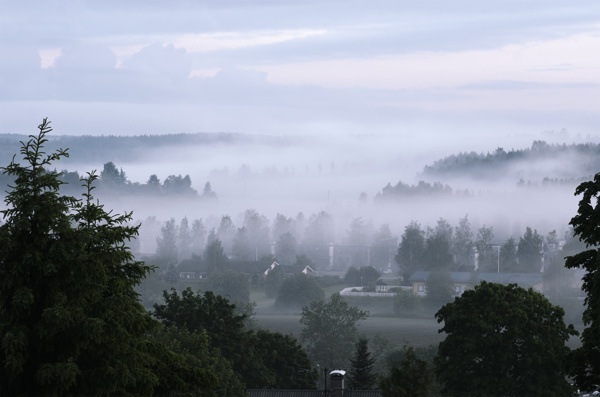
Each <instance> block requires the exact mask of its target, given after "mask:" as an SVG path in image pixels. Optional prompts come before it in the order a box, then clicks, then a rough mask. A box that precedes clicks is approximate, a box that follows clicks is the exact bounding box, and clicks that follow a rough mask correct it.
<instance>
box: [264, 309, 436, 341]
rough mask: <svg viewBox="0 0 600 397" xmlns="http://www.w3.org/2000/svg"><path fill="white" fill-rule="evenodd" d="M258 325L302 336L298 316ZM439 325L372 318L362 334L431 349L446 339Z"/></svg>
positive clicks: (281, 316) (432, 321)
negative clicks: (430, 347)
mask: <svg viewBox="0 0 600 397" xmlns="http://www.w3.org/2000/svg"><path fill="white" fill-rule="evenodd" d="M255 319H256V324H257V326H258V327H260V328H264V329H268V330H270V331H275V332H281V333H284V334H292V335H294V336H296V337H298V336H299V335H300V330H301V324H300V322H299V320H300V315H297V314H266V313H265V314H257V315H256V317H255ZM439 328H440V326H439V324H438V323H437V322H436V321H435V319H433V318H432V319H426V318H395V317H369V318H367V320H366V321H363V322H361V323H360V326H359V332H360V333H363V334H365V336H366V337H367V338H369V339H372V338H373V337H375V336H376V335H379V336H381V337H383V338H385V339H387V340H388V341H389V342H390V343H392V344H394V345H397V346H402V345H403V344H410V345H412V346H415V347H416V346H428V345H431V344H437V343H438V342H439V341H440V340H442V339H443V334H438V332H437V331H438V329H439Z"/></svg>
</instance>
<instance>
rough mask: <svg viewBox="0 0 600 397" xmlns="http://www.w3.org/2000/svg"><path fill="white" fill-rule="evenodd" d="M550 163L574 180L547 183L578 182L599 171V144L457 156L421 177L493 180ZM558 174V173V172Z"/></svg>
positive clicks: (537, 143)
mask: <svg viewBox="0 0 600 397" xmlns="http://www.w3.org/2000/svg"><path fill="white" fill-rule="evenodd" d="M540 161H552V162H553V163H554V167H559V166H560V165H557V164H561V163H562V164H563V168H564V169H565V170H571V171H576V172H578V173H579V175H577V176H573V175H571V176H568V177H566V178H547V182H554V183H559V182H561V179H562V181H563V182H581V181H583V180H585V179H586V178H589V176H590V175H594V174H595V173H596V172H598V171H599V170H600V144H596V143H583V144H570V145H567V144H564V143H563V144H562V145H559V144H548V143H546V142H545V141H534V142H533V144H532V145H531V147H530V148H527V149H520V150H514V149H511V150H509V151H508V152H507V151H505V150H504V149H503V148H497V149H496V150H495V151H494V152H491V153H490V152H488V153H485V154H484V153H475V152H470V153H459V154H453V155H451V156H448V157H445V158H443V159H441V160H437V161H435V162H434V163H433V164H432V165H427V166H425V168H424V169H423V176H427V177H451V176H470V177H475V178H486V179H490V178H491V179H497V178H501V177H503V176H505V175H506V172H507V171H509V170H510V169H511V167H514V166H522V165H523V164H527V163H529V164H532V163H537V162H540ZM559 172H560V171H559Z"/></svg>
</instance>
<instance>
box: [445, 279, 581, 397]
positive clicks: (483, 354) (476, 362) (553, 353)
mask: <svg viewBox="0 0 600 397" xmlns="http://www.w3.org/2000/svg"><path fill="white" fill-rule="evenodd" d="M563 315H564V311H563V309H562V308H560V307H558V306H553V305H552V304H551V303H550V302H549V301H548V300H547V299H546V298H545V297H544V296H543V295H542V294H540V293H538V292H536V291H534V290H532V289H529V290H525V289H523V288H521V287H518V286H517V285H516V284H509V285H501V284H493V283H487V282H482V283H481V284H479V285H477V286H475V288H474V289H473V290H467V291H465V293H464V294H463V295H462V296H460V297H459V298H456V299H455V300H454V302H452V303H448V304H446V305H444V306H443V307H442V308H441V309H440V310H439V311H438V312H437V313H436V317H437V320H438V322H444V326H443V327H442V329H441V330H440V332H445V333H446V334H447V336H446V339H445V340H443V341H442V342H440V344H439V349H438V355H437V357H436V359H435V365H436V374H437V377H438V380H439V381H440V383H441V384H442V391H443V392H444V393H445V394H447V395H453V396H455V395H460V396H481V395H485V396H532V395H535V396H541V395H548V396H564V395H567V394H568V393H569V391H570V390H569V389H570V386H569V384H568V382H567V381H566V377H565V375H566V366H565V359H566V358H567V356H568V354H569V349H568V348H567V347H566V346H565V342H566V341H567V340H568V339H569V337H570V336H571V335H575V334H577V332H576V331H575V330H574V328H573V326H572V325H569V326H566V325H565V323H564V321H563Z"/></svg>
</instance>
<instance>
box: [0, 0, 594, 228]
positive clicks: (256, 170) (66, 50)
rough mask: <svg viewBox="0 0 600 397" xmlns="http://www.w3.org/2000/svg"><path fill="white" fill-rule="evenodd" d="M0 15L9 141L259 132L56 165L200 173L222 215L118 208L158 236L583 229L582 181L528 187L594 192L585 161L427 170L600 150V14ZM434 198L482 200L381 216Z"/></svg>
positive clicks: (190, 208)
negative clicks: (520, 154) (245, 220)
mask: <svg viewBox="0 0 600 397" xmlns="http://www.w3.org/2000/svg"><path fill="white" fill-rule="evenodd" d="M0 11H1V12H0V55H1V56H0V102H1V104H0V125H1V127H0V133H15V134H29V133H31V132H33V129H34V127H35V126H36V125H37V124H38V123H39V121H40V120H41V119H42V118H43V117H46V116H48V117H49V118H50V119H51V120H52V122H53V126H54V127H55V129H56V132H55V133H56V134H61V135H72V136H78V135H115V136H139V135H157V134H178V133H184V134H194V133H199V132H208V133H219V132H227V133H235V134H241V135H236V136H238V138H240V137H242V138H243V139H240V140H236V141H235V142H234V143H232V142H229V143H228V142H221V143H215V144H211V145H177V144H175V143H173V144H159V145H155V146H151V147H144V148H138V147H135V146H133V147H131V148H127V149H131V150H132V151H127V150H125V151H123V150H122V151H119V153H117V152H116V151H114V152H113V153H112V154H114V155H113V156H105V157H102V158H93V156H88V157H87V158H85V161H84V160H79V161H78V160H73V161H72V162H65V165H64V166H62V165H58V167H59V168H66V169H69V170H71V171H74V170H77V171H78V172H80V173H84V172H85V171H87V170H91V169H97V170H101V169H102V166H103V164H104V163H106V162H109V161H113V162H114V163H115V164H116V165H117V167H119V168H122V169H123V170H124V172H125V173H126V175H127V177H128V179H129V180H131V181H132V182H139V183H145V182H146V181H147V179H148V177H149V176H150V175H151V174H156V175H157V176H158V177H159V178H160V180H161V181H163V180H164V179H165V178H167V177H168V176H169V175H179V174H183V175H186V174H189V175H190V177H191V179H192V181H193V187H194V188H195V189H196V190H198V191H201V190H202V188H203V186H204V183H205V182H206V181H210V182H211V184H212V187H213V189H214V191H215V192H216V193H217V195H218V197H219V200H218V203H217V204H214V205H212V206H209V207H207V206H206V205H205V206H202V205H199V204H198V203H196V202H193V201H192V202H190V203H178V204H172V205H165V204H164V203H163V202H162V200H161V201H153V200H143V201H142V200H140V198H135V199H126V198H120V199H117V198H111V199H110V200H109V202H108V203H109V205H111V206H114V207H115V208H116V209H117V210H119V211H124V210H130V209H131V210H134V211H135V214H136V217H138V218H139V219H141V220H143V219H145V218H146V217H147V216H150V215H156V216H158V217H159V218H161V219H168V218H170V217H176V218H181V217H183V216H186V215H187V216H189V217H190V218H200V217H202V218H204V219H207V218H209V217H215V218H216V219H218V218H220V217H221V216H222V215H231V216H232V217H236V216H239V214H241V213H243V212H244V211H245V210H246V209H249V208H252V209H256V210H257V211H259V212H260V213H264V214H266V215H267V216H268V217H270V218H271V219H272V218H273V217H274V216H275V215H276V214H277V213H283V214H285V215H287V216H295V215H296V214H297V213H298V212H303V213H304V214H305V215H306V216H309V215H310V214H312V213H316V212H319V211H327V212H329V213H332V214H334V215H335V216H336V218H337V219H339V221H338V224H337V228H338V229H339V231H338V234H340V235H342V234H343V233H345V231H346V229H347V225H348V224H349V222H350V220H351V219H353V218H355V217H358V216H361V217H364V218H365V219H369V220H373V222H374V223H375V224H380V223H390V224H391V226H392V228H393V231H394V232H395V233H396V234H400V233H401V231H402V230H403V228H404V226H405V225H406V224H407V223H408V222H410V221H411V220H418V221H420V222H423V223H424V224H428V225H431V224H433V223H434V222H435V221H436V220H437V219H438V218H440V217H444V218H447V219H449V220H450V221H451V222H456V220H457V219H458V218H459V217H463V216H464V215H466V214H469V215H470V218H471V220H472V222H473V224H474V226H478V225H483V224H487V225H492V224H493V225H495V226H496V228H497V229H496V230H497V231H498V232H500V231H503V232H504V234H507V235H508V234H512V233H515V234H518V233H522V231H523V230H522V229H523V228H524V227H525V226H526V225H529V226H532V227H539V228H540V229H541V230H542V231H548V230H552V229H555V228H561V227H566V224H567V222H568V220H569V219H570V217H571V216H572V215H573V213H574V210H575V205H576V198H575V197H573V188H574V186H575V182H574V181H571V182H570V183H568V184H566V185H564V184H563V185H560V186H553V187H548V186H547V187H545V188H544V190H535V189H520V188H518V187H517V182H518V181H519V179H523V180H524V181H532V182H533V183H540V182H541V181H542V179H543V178H573V179H574V180H576V179H577V178H582V177H586V176H589V174H590V173H589V172H586V173H583V174H582V173H581V172H579V169H578V166H577V161H578V160H577V158H573V157H571V158H569V157H564V156H563V157H560V158H558V159H546V160H544V161H537V162H535V164H534V163H521V164H513V166H512V168H511V169H509V170H506V172H505V174H504V177H503V178H489V177H488V178H481V177H480V178H473V177H472V176H471V175H443V176H440V175H427V174H423V170H424V167H425V166H427V165H432V164H433V163H434V161H436V160H439V159H443V158H444V157H446V156H451V155H454V154H458V153H461V152H465V153H467V152H471V151H475V152H476V153H488V152H489V153H493V152H494V151H495V150H496V149H497V148H503V149H504V150H506V151H509V150H511V149H515V150H518V149H525V148H529V147H531V145H532V143H533V142H534V141H536V140H543V141H546V142H548V143H550V144H555V143H556V144H562V143H566V144H573V143H588V142H592V143H597V142H600V132H599V131H600V57H598V52H599V49H600V30H599V27H600V7H598V4H597V2H596V1H595V0H584V1H576V2H568V3H565V2H563V1H547V2H544V3H543V4H542V3H540V2H538V1H519V2H516V1H487V2H484V3H481V2H475V1H452V2H446V1H432V0H428V1H420V2H388V1H374V2H369V3H368V4H367V3H366V2H361V1H344V2H341V1H333V2H316V1H307V2H274V1H269V0H260V1H253V2H250V3H247V2H239V1H229V0H226V1H220V2H217V3H208V2H188V1H176V2H168V3H165V2H159V1H132V2H127V4H126V5H125V4H122V3H121V2H115V1H105V2H100V3H99V2H92V1H80V2H77V3H76V4H67V3H64V4H63V3H60V2H47V1H27V2H11V1H7V0H0ZM249 136H250V137H258V138H260V139H259V140H258V141H253V140H252V139H249V138H248V137H249ZM258 138H257V139H258ZM124 146H127V145H124ZM17 150H18V149H17ZM72 154H73V155H74V156H76V155H77V154H76V153H72ZM4 163H6V162H4ZM3 165H4V164H3ZM421 180H423V181H427V182H428V183H433V182H440V183H443V184H448V185H450V186H451V187H452V188H453V189H454V190H455V191H457V190H460V191H462V190H467V191H469V192H470V193H471V196H470V197H468V198H464V197H463V198H461V199H458V198H456V197H454V198H452V199H447V198H442V199H439V198H437V199H431V200H429V199H422V198H420V199H416V200H405V201H403V202H402V203H400V204H399V203H394V204H393V205H387V204H383V203H379V204H377V205H375V204H374V202H373V199H374V198H375V197H376V196H377V194H378V193H380V192H381V191H382V189H383V188H384V187H385V186H386V185H387V184H391V186H394V185H396V184H397V183H398V182H399V181H402V182H403V183H407V184H409V185H413V184H417V183H418V182H419V181H421ZM363 193H364V195H363V200H362V202H359V197H360V196H361V194H363ZM365 197H366V200H364V198H365Z"/></svg>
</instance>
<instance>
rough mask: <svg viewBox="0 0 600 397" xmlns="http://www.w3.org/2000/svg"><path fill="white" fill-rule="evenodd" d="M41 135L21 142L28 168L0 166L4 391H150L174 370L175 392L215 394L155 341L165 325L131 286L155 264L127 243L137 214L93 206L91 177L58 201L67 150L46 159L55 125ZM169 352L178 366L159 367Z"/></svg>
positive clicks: (204, 372) (0, 383) (203, 373)
mask: <svg viewBox="0 0 600 397" xmlns="http://www.w3.org/2000/svg"><path fill="white" fill-rule="evenodd" d="M38 129H39V133H38V134H37V135H35V136H34V135H32V136H30V139H29V140H28V141H27V142H25V143H22V148H21V155H22V158H23V161H24V164H23V165H21V164H20V163H18V162H16V161H15V160H14V159H13V161H12V162H11V163H10V165H8V166H7V167H4V168H2V171H3V173H5V174H7V175H10V176H12V177H14V185H13V186H12V187H11V190H10V191H9V192H8V195H7V196H6V199H5V202H6V204H7V208H8V209H6V210H3V211H1V213H2V215H3V218H4V220H5V223H3V224H2V225H1V226H0V335H1V338H2V343H1V348H0V361H1V363H2V365H1V366H0V390H2V394H7V395H86V396H94V395H113V394H129V395H153V394H154V393H158V392H159V391H160V390H164V389H161V387H162V386H163V385H165V384H166V383H168V382H169V379H170V377H171V375H173V374H172V373H171V372H170V368H173V367H175V368H176V369H178V370H181V371H180V373H181V374H182V375H183V374H187V375H190V376H189V378H188V379H187V381H186V382H184V383H178V382H173V383H170V386H169V387H168V389H169V394H171V393H178V392H187V391H189V390H190V389H193V390H200V389H207V390H208V389H210V387H211V385H212V384H213V376H212V374H211V373H210V370H208V369H203V368H202V367H200V368H196V369H194V368H192V367H191V366H188V365H187V364H186V362H185V360H184V357H183V356H178V355H177V353H176V352H174V351H173V350H170V348H169V345H168V344H164V343H159V342H158V340H157V339H156V338H154V337H153V336H152V335H155V334H156V332H159V330H160V328H159V324H158V323H157V322H156V321H155V320H153V319H152V318H151V317H150V315H149V314H148V313H147V312H146V310H144V307H143V306H142V305H141V303H140V301H139V296H138V294H137V293H136V292H135V290H134V286H135V285H137V284H138V283H139V282H140V281H141V280H142V279H143V278H144V276H145V275H146V274H147V273H148V271H150V268H149V267H148V266H147V265H145V264H144V263H142V262H139V261H136V260H135V259H134V257H133V255H132V254H131V252H130V251H129V249H128V248H127V245H126V242H127V241H128V240H130V239H132V238H134V237H135V236H136V235H137V233H138V227H137V226H130V222H131V214H130V213H126V214H124V215H117V214H113V213H112V212H107V211H105V210H104V208H103V206H102V205H100V204H99V203H98V202H96V201H95V200H94V197H93V196H92V190H93V189H94V187H93V183H94V182H95V181H96V179H97V176H96V175H95V173H93V172H92V173H89V174H88V176H87V177H86V178H85V179H84V180H83V184H84V185H85V193H84V196H83V199H81V200H80V199H76V198H74V197H70V196H65V195H62V194H61V192H60V189H59V188H60V185H61V181H60V179H59V176H60V175H59V174H58V173H57V172H55V171H49V166H50V165H51V163H52V162H54V161H57V160H60V159H61V158H63V157H65V156H67V155H68V153H67V151H66V150H59V151H57V152H55V153H52V154H46V153H45V152H44V144H45V143H46V141H47V138H46V134H48V133H49V132H50V131H51V128H50V123H49V122H48V121H47V120H46V119H44V121H43V122H42V123H41V125H40V126H39V127H38ZM167 356H169V357H171V358H173V360H171V361H172V362H173V363H175V362H177V363H179V364H178V365H174V366H173V367H170V368H166V367H161V361H160V360H161V359H163V358H166V357H167ZM182 360H183V361H182ZM161 369H162V370H163V371H162V372H161ZM165 370H169V371H167V372H165Z"/></svg>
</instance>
